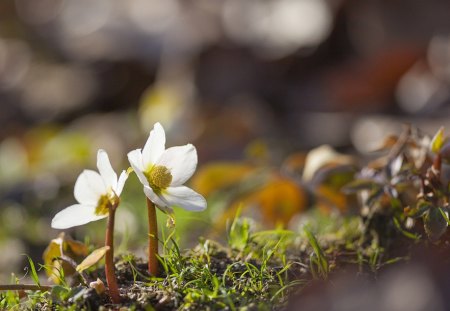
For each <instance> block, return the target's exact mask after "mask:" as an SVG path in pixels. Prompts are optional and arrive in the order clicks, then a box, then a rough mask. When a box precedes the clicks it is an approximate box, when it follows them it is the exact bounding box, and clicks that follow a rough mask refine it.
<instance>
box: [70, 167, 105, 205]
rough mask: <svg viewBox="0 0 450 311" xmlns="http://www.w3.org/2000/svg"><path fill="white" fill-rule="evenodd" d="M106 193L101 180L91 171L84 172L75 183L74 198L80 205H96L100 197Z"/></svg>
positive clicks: (98, 175)
mask: <svg viewBox="0 0 450 311" xmlns="http://www.w3.org/2000/svg"><path fill="white" fill-rule="evenodd" d="M106 193H107V189H106V186H105V183H104V182H103V178H102V177H101V176H100V174H99V173H97V172H95V171H92V170H84V171H83V172H82V173H81V174H80V176H78V178H77V181H76V182H75V188H74V196H75V199H76V200H77V201H78V202H79V203H82V204H89V205H96V204H97V203H98V200H99V199H100V197H101V196H102V195H104V194H106Z"/></svg>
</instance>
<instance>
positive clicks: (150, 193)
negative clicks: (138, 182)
mask: <svg viewBox="0 0 450 311" xmlns="http://www.w3.org/2000/svg"><path fill="white" fill-rule="evenodd" d="M144 193H145V195H146V196H147V198H149V199H150V201H152V202H153V203H155V205H157V206H158V207H163V208H164V207H169V203H168V202H167V201H165V200H164V198H161V197H159V196H158V195H156V193H155V192H153V189H152V188H150V187H149V186H144Z"/></svg>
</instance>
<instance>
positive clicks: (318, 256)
mask: <svg viewBox="0 0 450 311" xmlns="http://www.w3.org/2000/svg"><path fill="white" fill-rule="evenodd" d="M303 231H304V232H305V235H306V238H307V239H308V242H309V244H310V245H311V247H312V248H313V250H314V255H315V258H314V257H313V256H311V258H310V259H311V260H312V261H314V263H315V264H316V265H317V266H318V272H319V274H320V275H321V276H322V278H324V279H325V278H326V277H327V276H328V272H329V265H328V260H327V258H326V257H325V255H324V253H323V251H322V248H321V247H320V245H319V242H317V239H316V237H315V236H314V234H312V232H311V231H310V230H309V229H308V228H307V227H306V226H305V227H304V228H303Z"/></svg>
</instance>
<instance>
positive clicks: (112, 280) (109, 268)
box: [105, 206, 120, 304]
mask: <svg viewBox="0 0 450 311" xmlns="http://www.w3.org/2000/svg"><path fill="white" fill-rule="evenodd" d="M115 215H116V206H111V207H110V208H109V216H108V226H107V228H106V238H105V245H106V246H109V250H107V251H106V254H105V275H106V283H107V284H108V289H109V296H110V297H111V301H112V302H113V303H115V304H116V303H120V294H119V287H118V286H117V279H116V274H115V272H114V218H115Z"/></svg>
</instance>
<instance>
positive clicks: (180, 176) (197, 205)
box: [128, 123, 206, 212]
mask: <svg viewBox="0 0 450 311" xmlns="http://www.w3.org/2000/svg"><path fill="white" fill-rule="evenodd" d="M165 144H166V134H165V132H164V129H163V127H162V126H161V124H159V123H156V124H155V125H154V127H153V130H152V131H151V132H150V136H149V137H148V140H147V142H146V143H145V146H144V149H142V150H141V149H136V150H133V151H131V152H129V153H128V160H129V161H130V164H131V166H132V167H133V169H134V171H135V172H136V175H137V177H138V178H139V180H140V181H141V183H142V184H143V185H144V193H145V195H146V196H147V197H148V198H149V199H150V200H151V201H152V202H153V203H155V204H156V205H157V206H158V207H159V208H161V209H163V210H166V211H169V212H171V207H173V206H178V207H182V208H184V209H186V210H189V211H203V210H204V209H205V208H206V200H205V198H203V196H201V195H200V194H198V193H197V192H195V191H193V190H192V189H190V188H188V187H185V186H183V184H184V183H185V182H186V181H187V180H188V179H189V178H191V176H192V175H193V174H194V172H195V169H196V167H197V151H196V149H195V147H194V146H193V145H191V144H187V145H184V146H177V147H171V148H168V149H166V148H165Z"/></svg>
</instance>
